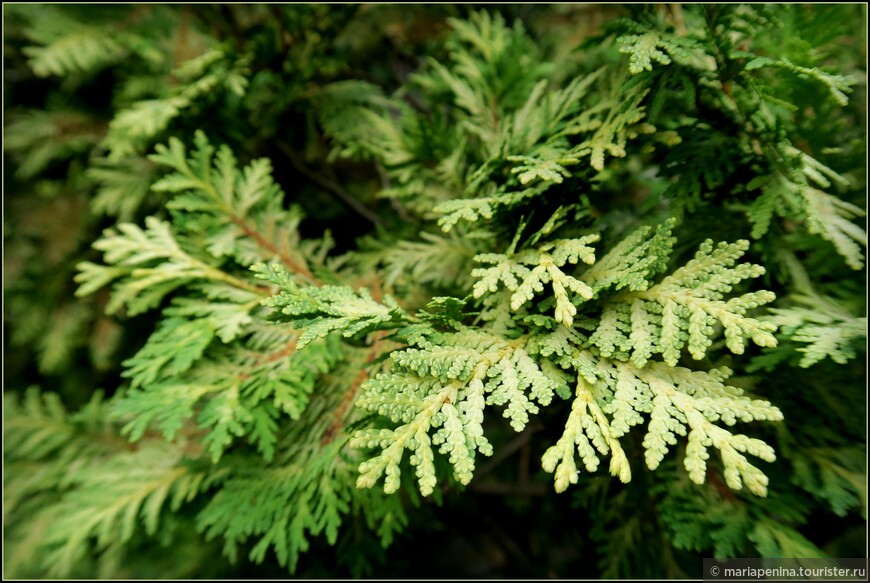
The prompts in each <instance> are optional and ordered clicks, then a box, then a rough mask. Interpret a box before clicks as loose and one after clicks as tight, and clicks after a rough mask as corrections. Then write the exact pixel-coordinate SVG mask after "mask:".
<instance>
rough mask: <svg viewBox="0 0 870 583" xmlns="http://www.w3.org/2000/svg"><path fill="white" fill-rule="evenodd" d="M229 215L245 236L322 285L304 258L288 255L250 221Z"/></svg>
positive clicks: (305, 276) (292, 268)
mask: <svg viewBox="0 0 870 583" xmlns="http://www.w3.org/2000/svg"><path fill="white" fill-rule="evenodd" d="M229 217H230V220H231V221H232V222H233V224H235V225H237V226H238V227H239V228H241V229H242V232H244V234H245V236H247V237H250V238H251V239H253V240H254V242H256V243H257V245H259V246H260V247H261V248H263V249H265V250H266V251H268V252H270V253H273V254H275V255H277V256H278V258H279V259H280V260H281V263H283V264H284V265H286V266H287V267H288V268H290V270H291V271H293V272H295V273H298V274H299V275H301V276H302V277H304V278H305V279H307V280H308V281H310V282H311V283H313V284H314V285H322V282H321V281H320V280H319V279H317V278H316V277H315V276H314V274H313V273H311V270H310V269H308V265H306V264H305V261H304V260H300V261H297V260H295V259H293V258H292V257H290V255H288V254H287V253H284V252H282V251H281V250H280V249H278V247H276V246H275V244H274V243H272V242H271V241H269V240H268V239H266V238H265V237H263V235H261V234H260V233H259V232H258V231H256V230H255V229H253V228H252V227H251V226H250V225H249V224H248V223H246V222H245V220H244V219H243V218H241V217H238V216H236V215H233V214H230V215H229Z"/></svg>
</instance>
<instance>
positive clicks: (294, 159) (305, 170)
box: [278, 142, 384, 225]
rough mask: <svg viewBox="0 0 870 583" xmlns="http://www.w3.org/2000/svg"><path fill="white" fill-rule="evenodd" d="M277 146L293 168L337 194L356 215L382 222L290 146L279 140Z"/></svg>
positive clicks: (375, 222)
mask: <svg viewBox="0 0 870 583" xmlns="http://www.w3.org/2000/svg"><path fill="white" fill-rule="evenodd" d="M278 147H279V148H280V149H281V152H282V153H283V154H284V155H285V156H286V157H287V159H288V160H290V163H291V164H292V165H293V168H295V169H296V170H297V171H298V172H299V173H300V174H303V175H304V176H306V177H307V178H308V179H310V180H311V181H312V182H314V183H315V184H317V185H318V186H320V187H321V188H323V189H324V190H326V191H327V192H330V193H332V194H334V195H335V196H337V197H338V198H339V199H341V201H342V202H343V203H344V204H346V205H347V206H349V207H350V208H351V209H352V210H353V211H355V212H356V213H357V214H358V215H360V216H361V217H363V218H364V219H366V220H367V221H369V222H371V223H373V224H375V225H383V224H384V223H383V221H382V220H381V218H380V217H379V216H378V215H376V214H375V213H373V212H372V211H371V210H369V209H368V208H366V207H365V206H364V205H363V204H362V203H361V202H360V201H358V200H357V199H355V198H354V197H353V196H352V195H351V194H350V193H349V192H348V191H346V190H345V189H344V187H342V186H341V185H340V184H339V183H337V182H335V181H333V180H330V179H328V178H326V177H325V176H321V175H320V174H318V173H317V172H315V171H313V170H312V169H310V168H309V167H308V166H306V165H305V163H304V162H303V161H302V159H301V158H300V157H299V155H298V154H297V153H296V152H294V151H293V149H292V148H291V147H290V146H288V145H287V144H283V143H280V142H279V143H278Z"/></svg>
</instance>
